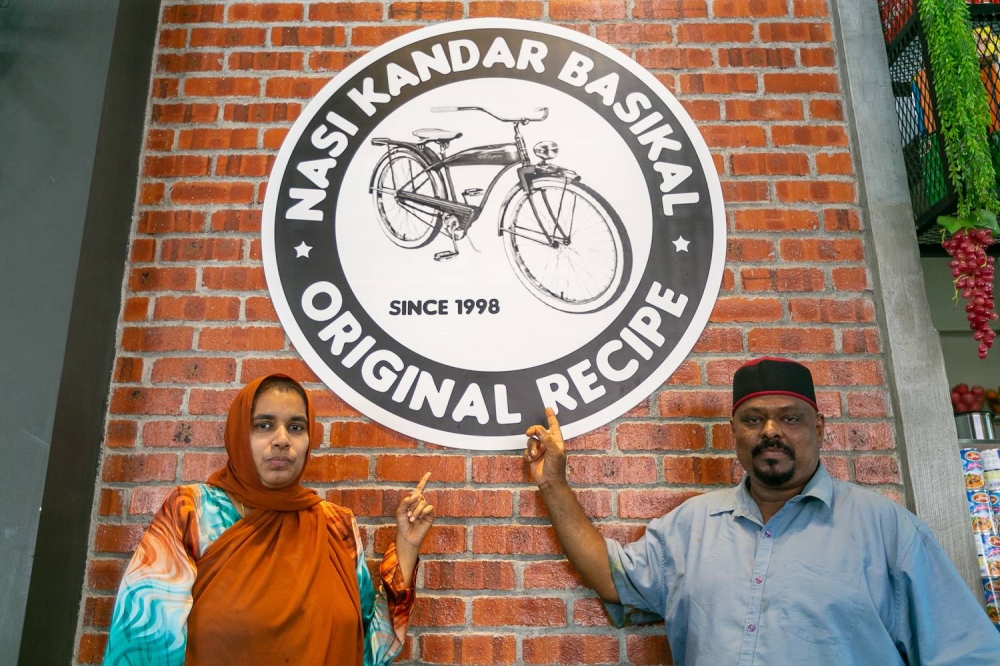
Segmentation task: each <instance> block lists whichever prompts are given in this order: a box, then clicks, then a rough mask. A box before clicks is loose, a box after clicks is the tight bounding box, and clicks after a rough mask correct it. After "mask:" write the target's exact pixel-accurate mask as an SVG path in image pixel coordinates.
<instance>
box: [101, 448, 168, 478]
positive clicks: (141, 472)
mask: <svg viewBox="0 0 1000 666" xmlns="http://www.w3.org/2000/svg"><path fill="white" fill-rule="evenodd" d="M176 473H177V456H176V455H175V454H173V453H131V454H113V455H108V456H105V457H104V463H103V466H102V469H101V480H103V481H108V482H111V483H122V482H129V481H132V482H143V481H173V480H174V478H175V475H176Z"/></svg>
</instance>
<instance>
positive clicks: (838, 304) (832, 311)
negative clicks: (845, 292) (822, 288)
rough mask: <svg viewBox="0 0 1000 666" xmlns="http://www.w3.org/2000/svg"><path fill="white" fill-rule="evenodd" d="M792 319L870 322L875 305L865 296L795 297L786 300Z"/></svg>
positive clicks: (872, 318) (841, 322) (873, 314)
mask: <svg viewBox="0 0 1000 666" xmlns="http://www.w3.org/2000/svg"><path fill="white" fill-rule="evenodd" d="M788 310H789V312H790V313H791V315H792V321H797V322H823V323H840V324H843V323H855V322H865V323H870V322H874V321H875V305H874V304H873V303H872V302H871V300H869V299H867V298H851V299H847V300H839V299H832V298H818V299H814V298H796V299H793V300H791V301H789V302H788Z"/></svg>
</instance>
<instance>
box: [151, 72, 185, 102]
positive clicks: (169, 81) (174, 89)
mask: <svg viewBox="0 0 1000 666" xmlns="http://www.w3.org/2000/svg"><path fill="white" fill-rule="evenodd" d="M179 92H180V80H178V79H174V78H166V77H161V78H155V79H153V86H152V90H151V91H150V94H151V95H152V97H153V99H170V98H171V97H177V95H178V93H179Z"/></svg>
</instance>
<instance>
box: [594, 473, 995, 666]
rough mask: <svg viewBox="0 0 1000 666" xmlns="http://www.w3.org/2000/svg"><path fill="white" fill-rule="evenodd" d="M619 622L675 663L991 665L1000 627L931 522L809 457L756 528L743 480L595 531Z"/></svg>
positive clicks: (751, 665)
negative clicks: (633, 532)
mask: <svg viewBox="0 0 1000 666" xmlns="http://www.w3.org/2000/svg"><path fill="white" fill-rule="evenodd" d="M606 541H607V548H608V558H609V560H610V563H611V574H612V577H613V579H614V583H615V588H616V590H617V591H618V597H619V599H620V600H621V605H619V604H606V607H607V608H608V612H609V614H610V615H611V618H612V620H613V621H614V622H615V624H616V625H617V626H619V627H621V626H623V625H625V624H632V623H637V622H648V621H652V620H658V619H660V618H662V619H664V620H665V624H666V632H667V640H668V641H669V643H670V650H671V652H672V654H673V657H674V662H675V663H677V664H683V665H686V666H727V665H729V664H733V665H736V664H738V665H739V666H785V665H787V664H810V665H814V664H816V665H818V664H832V665H836V666H869V665H870V666H890V665H892V664H909V665H911V666H913V665H916V664H921V665H923V666H931V665H934V666H938V665H942V666H943V665H944V664H954V665H955V666H958V665H961V666H997V665H998V664H1000V633H998V632H997V630H996V628H995V627H994V626H993V624H992V623H991V622H990V621H989V618H988V617H987V615H986V613H985V612H984V611H983V609H982V608H981V607H980V605H979V603H978V602H977V601H976V599H975V597H973V596H972V593H971V592H970V591H969V588H968V587H966V585H965V581H963V580H962V577H961V576H960V575H959V573H958V571H957V570H956V569H955V567H954V566H953V565H952V564H951V562H950V561H949V560H948V557H947V555H946V554H945V552H944V550H943V549H942V548H941V546H940V545H939V544H938V542H937V541H936V540H935V539H934V536H933V535H932V534H931V531H930V529H929V528H928V527H927V525H925V524H924V523H923V521H921V520H920V519H918V518H917V517H916V516H914V515H913V514H911V513H910V512H908V511H906V510H905V509H904V508H902V507H900V506H899V505H897V504H896V503H895V502H892V501H891V500H888V499H886V498H885V497H883V496H881V495H879V494H878V493H875V492H872V491H870V490H865V489H863V488H859V487H858V486H855V485H852V484H850V483H845V482H843V481H837V480H834V479H832V478H831V477H830V475H829V473H827V471H826V469H825V468H824V467H823V465H822V464H820V466H819V469H818V470H817V471H816V474H815V475H813V478H812V479H811V480H810V481H809V483H808V484H807V485H806V487H805V489H804V490H803V491H802V493H801V494H800V495H797V496H796V497H793V498H792V499H791V500H789V501H788V502H787V503H786V504H785V506H784V507H782V508H781V510H780V511H778V512H777V513H776V514H774V516H772V517H771V519H770V520H769V521H768V522H767V524H766V525H765V524H764V522H763V520H762V519H761V514H760V510H759V509H758V508H757V504H756V502H754V501H753V499H752V498H751V497H750V493H749V491H748V489H747V485H746V477H744V482H743V483H740V484H739V485H738V486H736V487H735V488H729V489H726V490H719V491H715V492H711V493H707V494H705V495H701V496H699V497H695V498H692V499H690V500H688V501H687V502H685V503H684V504H682V505H681V506H680V507H678V508H677V509H676V510H674V511H672V512H671V513H669V514H667V515H665V516H662V517H660V518H657V519H656V520H653V521H652V522H651V523H650V524H649V526H648V527H647V529H646V534H645V535H644V536H643V537H642V538H641V539H639V540H638V541H636V542H634V543H631V544H629V545H627V546H624V547H623V546H621V545H620V544H619V543H617V542H616V541H613V540H610V539H607V540H606Z"/></svg>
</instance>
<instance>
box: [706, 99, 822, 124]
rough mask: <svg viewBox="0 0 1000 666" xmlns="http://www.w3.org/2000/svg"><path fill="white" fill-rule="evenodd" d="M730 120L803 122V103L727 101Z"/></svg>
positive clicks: (727, 113)
mask: <svg viewBox="0 0 1000 666" xmlns="http://www.w3.org/2000/svg"><path fill="white" fill-rule="evenodd" d="M725 110H726V119H728V120H781V121H784V120H802V119H804V118H805V113H804V111H803V109H802V102H800V101H799V100H794V99H755V100H748V99H727V100H726V102H725Z"/></svg>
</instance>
